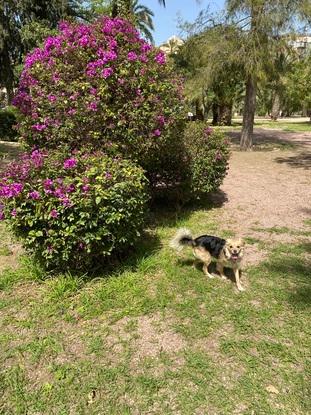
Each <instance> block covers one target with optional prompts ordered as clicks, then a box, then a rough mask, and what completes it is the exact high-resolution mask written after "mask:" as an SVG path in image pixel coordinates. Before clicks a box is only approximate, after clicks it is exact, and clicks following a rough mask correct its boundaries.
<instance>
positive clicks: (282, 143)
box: [227, 129, 310, 151]
mask: <svg viewBox="0 0 311 415" xmlns="http://www.w3.org/2000/svg"><path fill="white" fill-rule="evenodd" d="M227 134H228V136H229V137H230V139H231V142H232V144H233V145H234V146H239V144H240V138H241V132H240V131H229V132H228V133H227ZM287 134H288V138H285V137H286V135H287ZM279 135H280V131H278V130H275V131H274V130H264V129H257V130H255V131H254V134H253V150H254V151H270V150H271V149H273V148H278V149H281V150H282V149H284V150H290V149H295V148H296V147H297V146H301V145H304V144H306V143H310V138H309V139H308V138H306V139H305V140H304V139H299V140H296V139H295V140H293V139H292V135H293V133H286V132H284V131H282V138H280V136H279ZM284 136H285V137H284Z"/></svg>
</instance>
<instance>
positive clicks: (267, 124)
mask: <svg viewBox="0 0 311 415" xmlns="http://www.w3.org/2000/svg"><path fill="white" fill-rule="evenodd" d="M255 127H264V128H271V129H276V130H283V131H289V132H293V133H295V132H309V133H310V132H311V122H309V121H290V122H289V121H286V119H279V120H278V121H269V120H256V121H255Z"/></svg>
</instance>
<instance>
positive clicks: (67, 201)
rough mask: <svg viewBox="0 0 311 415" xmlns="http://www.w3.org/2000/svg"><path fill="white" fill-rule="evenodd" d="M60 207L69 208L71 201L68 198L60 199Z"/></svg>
mask: <svg viewBox="0 0 311 415" xmlns="http://www.w3.org/2000/svg"><path fill="white" fill-rule="evenodd" d="M62 205H63V206H65V207H71V206H72V203H71V201H70V199H69V198H68V197H64V198H63V199H62Z"/></svg>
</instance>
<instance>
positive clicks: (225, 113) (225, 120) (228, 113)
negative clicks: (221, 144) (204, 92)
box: [218, 104, 232, 125]
mask: <svg viewBox="0 0 311 415" xmlns="http://www.w3.org/2000/svg"><path fill="white" fill-rule="evenodd" d="M218 113H219V115H218V117H219V119H218V125H231V121H232V104H223V105H219V107H218Z"/></svg>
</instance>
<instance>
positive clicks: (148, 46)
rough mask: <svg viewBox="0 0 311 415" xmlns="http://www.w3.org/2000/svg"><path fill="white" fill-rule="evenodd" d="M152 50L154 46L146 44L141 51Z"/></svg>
mask: <svg viewBox="0 0 311 415" xmlns="http://www.w3.org/2000/svg"><path fill="white" fill-rule="evenodd" d="M151 49H152V46H151V45H149V43H144V44H143V45H142V46H141V51H142V52H149V50H151Z"/></svg>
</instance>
